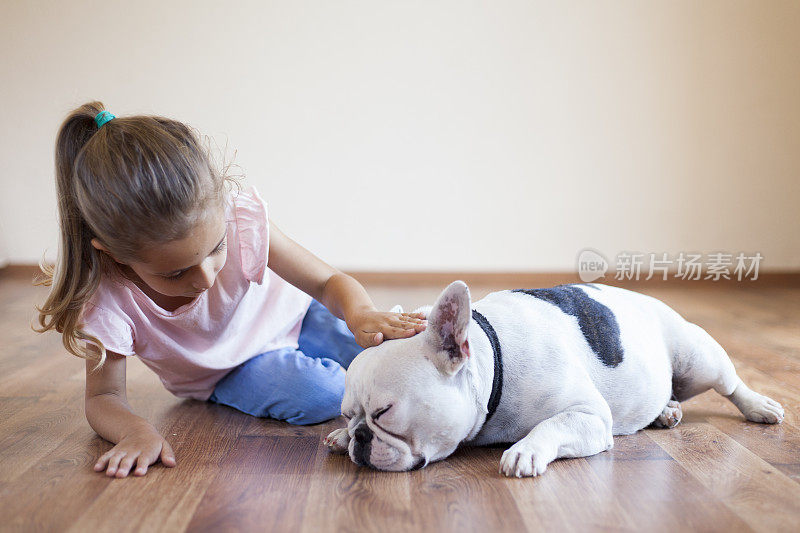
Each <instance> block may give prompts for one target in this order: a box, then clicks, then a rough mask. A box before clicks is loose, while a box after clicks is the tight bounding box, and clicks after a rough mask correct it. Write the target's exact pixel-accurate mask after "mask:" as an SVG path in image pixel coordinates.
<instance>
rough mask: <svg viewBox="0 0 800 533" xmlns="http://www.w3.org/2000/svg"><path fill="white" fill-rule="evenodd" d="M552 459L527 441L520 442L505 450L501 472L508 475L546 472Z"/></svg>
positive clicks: (519, 475) (501, 460)
mask: <svg viewBox="0 0 800 533" xmlns="http://www.w3.org/2000/svg"><path fill="white" fill-rule="evenodd" d="M549 462H550V461H549V460H548V459H547V457H546V454H543V453H538V452H537V451H536V450H535V448H534V447H533V446H531V445H530V444H528V443H526V442H518V443H516V444H515V445H513V446H512V447H511V448H509V449H507V450H506V451H505V452H503V457H502V458H501V459H500V473H501V474H503V475H505V476H507V477H532V476H539V475H542V474H544V471H545V470H547V464H548V463H549Z"/></svg>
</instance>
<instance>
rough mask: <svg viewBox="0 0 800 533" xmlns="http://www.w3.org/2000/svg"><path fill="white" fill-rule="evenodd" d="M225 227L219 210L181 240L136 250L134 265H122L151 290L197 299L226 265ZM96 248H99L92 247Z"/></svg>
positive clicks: (97, 246)
mask: <svg viewBox="0 0 800 533" xmlns="http://www.w3.org/2000/svg"><path fill="white" fill-rule="evenodd" d="M226 234H227V226H226V224H225V216H224V213H223V212H222V211H221V210H220V211H218V212H216V213H215V214H214V215H213V216H208V217H205V219H204V220H202V221H200V222H199V223H198V224H197V226H195V227H194V229H193V230H192V232H191V234H190V235H189V236H188V237H186V238H184V239H179V240H174V241H169V242H166V243H161V244H151V245H149V246H147V247H146V249H144V250H140V251H139V254H138V255H139V260H138V261H137V262H128V263H125V264H126V265H127V266H128V267H130V269H131V270H133V272H134V273H135V274H136V275H137V276H138V277H139V278H141V280H142V281H143V282H144V283H146V284H147V285H148V286H149V287H150V288H151V289H153V290H154V291H156V292H158V293H161V294H163V295H165V296H173V297H191V298H194V297H196V296H198V295H199V294H200V293H202V292H203V291H206V290H208V289H210V288H211V286H212V285H213V284H214V280H215V279H216V277H217V273H218V272H219V271H220V270H222V267H223V266H225V259H226V258H227V252H226V245H227V243H226V237H225V236H226ZM92 244H93V245H94V246H95V247H96V248H100V249H102V247H100V246H99V243H98V244H95V240H94V239H93V241H92Z"/></svg>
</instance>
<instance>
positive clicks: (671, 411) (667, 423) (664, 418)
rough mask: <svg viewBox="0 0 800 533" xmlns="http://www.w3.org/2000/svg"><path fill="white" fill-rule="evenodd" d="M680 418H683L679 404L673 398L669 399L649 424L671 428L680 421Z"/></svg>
mask: <svg viewBox="0 0 800 533" xmlns="http://www.w3.org/2000/svg"><path fill="white" fill-rule="evenodd" d="M681 418H683V411H682V410H681V404H680V403H679V402H676V401H675V400H670V401H668V402H667V405H666V406H665V407H664V410H663V411H661V414H660V415H658V418H656V419H655V420H653V423H652V424H650V425H651V426H652V427H657V428H667V429H672V428H674V427H675V426H677V425H678V424H680V423H681Z"/></svg>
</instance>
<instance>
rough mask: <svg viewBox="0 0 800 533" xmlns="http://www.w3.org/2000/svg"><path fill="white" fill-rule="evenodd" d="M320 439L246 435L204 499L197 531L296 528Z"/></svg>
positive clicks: (194, 526) (194, 522) (195, 524)
mask: <svg viewBox="0 0 800 533" xmlns="http://www.w3.org/2000/svg"><path fill="white" fill-rule="evenodd" d="M318 445H319V439H318V437H316V436H311V437H288V436H279V437H253V436H241V437H239V438H238V439H237V440H236V443H235V445H234V446H233V449H232V450H231V451H230V453H229V454H227V456H226V457H225V458H224V460H223V461H222V463H221V465H220V470H219V472H218V473H217V475H216V476H215V477H214V479H213V481H212V482H211V484H210V486H209V488H208V490H207V491H206V493H205V496H204V497H203V499H202V500H201V502H200V504H199V506H198V510H197V513H196V514H195V515H194V517H193V519H192V521H191V523H190V524H189V529H190V530H192V531H265V530H266V531H270V530H284V531H297V530H298V529H299V528H300V525H301V523H302V518H303V512H302V510H303V507H304V506H305V503H306V499H307V495H308V485H309V483H310V481H311V476H310V474H311V472H312V469H313V465H314V458H315V455H316V451H317V447H318Z"/></svg>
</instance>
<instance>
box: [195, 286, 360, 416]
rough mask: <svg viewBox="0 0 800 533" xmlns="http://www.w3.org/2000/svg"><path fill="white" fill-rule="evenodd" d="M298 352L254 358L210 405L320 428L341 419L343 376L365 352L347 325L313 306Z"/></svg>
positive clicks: (223, 383) (226, 380)
mask: <svg viewBox="0 0 800 533" xmlns="http://www.w3.org/2000/svg"><path fill="white" fill-rule="evenodd" d="M297 343H298V348H297V349H295V348H280V349H278V350H273V351H270V352H265V353H262V354H260V355H257V356H255V357H253V358H252V359H249V360H247V361H245V362H244V363H242V364H241V365H239V366H237V367H236V368H234V369H233V370H232V371H231V372H230V373H229V374H228V375H226V376H225V377H224V378H222V380H220V381H219V382H218V383H217V386H216V388H215V389H214V393H213V394H212V395H211V398H209V400H210V401H212V402H216V403H220V404H223V405H228V406H230V407H233V408H235V409H238V410H239V411H242V412H245V413H247V414H250V415H253V416H260V417H269V418H276V419H278V420H286V421H287V422H289V423H290V424H316V423H318V422H324V421H325V420H329V419H331V418H334V417H336V416H339V414H340V413H341V406H342V396H343V395H344V370H345V369H346V368H347V367H348V366H350V362H351V361H352V360H353V359H354V358H355V356H356V355H358V353H359V352H361V350H363V348H361V346H359V345H358V344H357V343H356V341H355V337H353V334H352V333H351V332H350V330H349V329H348V328H347V324H345V322H344V321H343V320H341V319H339V318H337V317H335V316H334V315H333V314H331V312H330V311H328V309H326V308H325V306H324V305H322V304H321V303H319V302H318V301H316V300H312V301H311V306H310V307H309V308H308V312H307V313H306V316H305V318H304V319H303V324H302V326H301V329H300V337H299V339H298V341H297Z"/></svg>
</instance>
